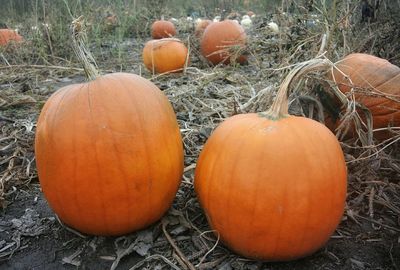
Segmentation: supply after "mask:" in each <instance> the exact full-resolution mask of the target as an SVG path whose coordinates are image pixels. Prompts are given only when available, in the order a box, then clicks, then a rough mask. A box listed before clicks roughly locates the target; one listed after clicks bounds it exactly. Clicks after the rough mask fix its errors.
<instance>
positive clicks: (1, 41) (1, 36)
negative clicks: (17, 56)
mask: <svg viewBox="0 0 400 270" xmlns="http://www.w3.org/2000/svg"><path fill="white" fill-rule="evenodd" d="M22 40H23V38H22V36H20V35H19V34H18V33H17V32H16V31H14V30H10V29H0V46H5V45H7V44H8V43H9V42H11V41H14V42H21V41H22Z"/></svg>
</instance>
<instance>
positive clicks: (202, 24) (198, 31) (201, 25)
mask: <svg viewBox="0 0 400 270" xmlns="http://www.w3.org/2000/svg"><path fill="white" fill-rule="evenodd" d="M211 23H212V21H211V20H201V21H199V22H198V23H197V24H196V28H195V30H194V35H195V36H196V37H197V38H201V37H202V35H203V33H204V30H205V29H206V28H207V26H209V25H210V24H211Z"/></svg>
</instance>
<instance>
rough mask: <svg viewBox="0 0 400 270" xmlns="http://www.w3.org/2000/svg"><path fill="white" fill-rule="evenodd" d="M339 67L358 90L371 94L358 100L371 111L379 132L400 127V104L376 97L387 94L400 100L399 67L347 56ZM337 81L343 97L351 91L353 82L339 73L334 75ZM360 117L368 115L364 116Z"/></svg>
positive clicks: (371, 58)
mask: <svg viewBox="0 0 400 270" xmlns="http://www.w3.org/2000/svg"><path fill="white" fill-rule="evenodd" d="M336 67H337V68H338V69H340V70H341V71H342V72H343V73H344V74H346V75H348V76H349V78H350V79H351V80H352V82H353V85H354V86H355V87H357V88H364V91H365V90H366V91H367V93H357V94H356V95H355V99H356V101H357V102H359V103H361V104H363V105H365V106H366V107H367V108H368V109H369V110H370V111H371V113H372V116H373V127H374V128H375V129H376V128H385V127H387V126H389V125H390V126H396V127H398V126H400V102H398V101H397V102H396V101H393V100H391V99H389V98H386V97H381V96H372V95H374V94H377V95H379V94H385V95H389V96H391V98H394V99H397V100H399V99H400V87H399V85H400V68H399V67H397V66H395V65H393V64H391V63H389V62H388V61H387V60H385V59H382V58H378V57H375V56H372V55H368V54H361V53H353V54H350V55H348V56H346V57H345V58H344V59H343V60H341V61H339V62H338V63H337V64H336ZM333 80H334V81H336V83H337V84H338V86H339V89H340V91H342V92H343V93H348V92H349V91H350V90H351V87H350V86H349V85H350V82H349V81H348V80H346V79H345V78H344V76H343V75H342V74H341V73H340V72H338V71H337V70H336V69H334V72H333ZM374 88H375V89H374ZM360 115H364V114H363V113H362V112H361V113H360ZM336 126H337V125H336ZM353 132H354V130H353ZM375 135H376V136H377V138H386V137H387V135H388V134H387V133H385V132H380V133H377V134H375Z"/></svg>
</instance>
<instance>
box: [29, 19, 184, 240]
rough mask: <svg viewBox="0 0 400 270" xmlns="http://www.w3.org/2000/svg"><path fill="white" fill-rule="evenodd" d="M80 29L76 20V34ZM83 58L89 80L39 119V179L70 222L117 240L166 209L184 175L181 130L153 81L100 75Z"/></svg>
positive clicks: (55, 99)
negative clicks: (115, 236)
mask: <svg viewBox="0 0 400 270" xmlns="http://www.w3.org/2000/svg"><path fill="white" fill-rule="evenodd" d="M81 25H82V22H81V21H80V19H78V21H75V22H74V29H81ZM74 35H81V33H80V32H79V31H76V32H75V33H74ZM81 43H82V42H81ZM82 53H83V55H84V53H85V50H79V49H78V53H77V55H78V56H79V55H82ZM79 57H80V58H81V59H82V58H85V57H82V56H79ZM81 61H84V62H85V71H86V73H87V74H88V76H89V78H90V79H91V81H90V82H87V83H82V84H74V85H69V86H66V87H64V88H62V89H60V90H58V91H57V92H55V93H54V94H53V95H52V96H51V97H50V98H49V100H48V101H47V102H46V104H45V105H44V107H43V110H42V112H41V114H40V117H39V120H38V123H37V130H36V138H35V154H36V160H37V169H38V174H39V180H40V184H41V186H42V189H43V192H44V195H45V197H46V199H47V200H48V202H49V204H50V206H51V207H52V209H53V210H54V211H55V212H56V213H57V215H58V216H59V217H60V219H61V220H62V221H63V222H65V223H66V224H67V225H69V226H71V227H73V228H75V229H77V230H79V231H81V232H84V233H89V234H95V235H120V234H124V233H128V232H131V231H134V230H137V229H140V228H143V227H145V226H147V225H149V224H151V223H153V222H155V221H156V220H158V219H159V218H160V217H161V216H162V215H163V214H164V213H165V211H167V209H168V208H169V206H170V205H171V203H172V201H173V199H174V197H175V194H176V192H177V189H178V186H179V184H180V179H181V176H182V171H183V147H182V141H181V136H180V131H179V127H178V124H177V121H176V117H175V114H174V111H173V109H172V106H171V105H170V103H169V101H168V99H167V98H166V96H165V95H164V94H163V93H162V92H161V91H160V90H159V89H158V88H157V87H156V86H155V85H154V84H153V83H151V82H150V81H148V80H146V79H144V78H142V77H140V76H137V75H133V74H127V73H113V74H108V75H104V76H98V74H97V72H96V71H95V70H94V68H93V66H90V64H88V63H89V62H88V61H87V59H83V60H81Z"/></svg>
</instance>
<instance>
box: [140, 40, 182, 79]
mask: <svg viewBox="0 0 400 270" xmlns="http://www.w3.org/2000/svg"><path fill="white" fill-rule="evenodd" d="M187 54H188V49H187V48H186V46H185V45H184V44H183V43H182V42H181V41H180V40H179V39H173V38H163V39H157V40H150V41H148V42H147V43H146V44H145V46H144V48H143V54H142V57H143V63H144V65H145V66H146V68H147V69H148V70H149V71H151V72H152V71H153V68H154V72H155V73H164V72H179V71H182V70H183V67H184V66H185V63H186V58H187Z"/></svg>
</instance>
